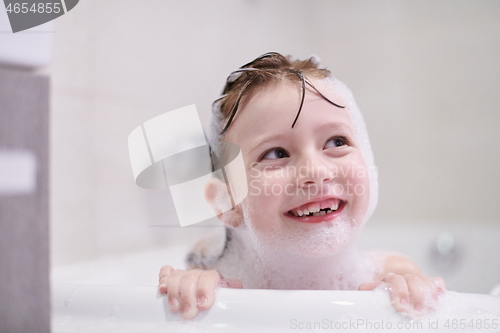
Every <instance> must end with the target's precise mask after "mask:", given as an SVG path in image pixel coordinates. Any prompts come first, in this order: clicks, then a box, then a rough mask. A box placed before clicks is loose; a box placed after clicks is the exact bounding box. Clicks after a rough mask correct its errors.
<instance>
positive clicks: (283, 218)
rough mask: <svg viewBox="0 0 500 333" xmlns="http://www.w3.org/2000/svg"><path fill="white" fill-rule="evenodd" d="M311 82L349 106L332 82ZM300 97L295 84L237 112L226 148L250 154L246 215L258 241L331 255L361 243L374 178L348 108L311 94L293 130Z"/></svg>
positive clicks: (271, 90) (260, 95)
mask: <svg viewBox="0 0 500 333" xmlns="http://www.w3.org/2000/svg"><path fill="white" fill-rule="evenodd" d="M312 82H313V84H314V85H315V87H316V88H317V89H318V90H319V91H321V92H322V93H323V94H324V95H325V96H326V97H328V98H329V99H330V100H331V101H334V102H336V103H338V104H340V105H347V104H348V103H347V101H346V100H345V99H344V98H343V96H340V94H338V93H337V92H336V91H334V89H333V88H332V86H331V85H330V84H328V83H327V82H326V81H323V80H312ZM300 93H301V92H300V89H299V88H298V87H297V86H296V85H292V84H289V83H284V84H278V85H272V86H269V87H266V88H264V89H261V90H258V91H257V92H256V93H254V94H253V95H252V96H251V97H250V98H249V99H248V100H247V101H245V104H244V107H243V108H241V109H240V110H239V111H238V114H237V116H236V118H235V120H234V122H233V124H232V126H231V128H230V129H229V131H228V132H227V141H230V142H234V143H236V144H237V145H239V147H240V148H241V150H242V153H243V158H244V160H245V166H246V172H247V179H248V191H249V192H248V196H247V197H246V199H245V200H244V202H243V203H242V211H243V216H244V219H245V220H244V221H245V223H246V224H247V226H248V227H249V229H250V230H252V231H253V233H252V234H254V235H256V239H257V240H258V241H259V242H261V243H263V244H275V245H278V244H280V246H285V247H287V248H288V249H289V250H292V249H293V250H294V251H297V250H298V251H300V252H301V253H305V254H308V255H312V256H324V255H328V254H334V253H336V252H338V251H339V250H340V249H342V248H345V247H346V246H349V245H351V244H352V243H353V242H354V239H355V235H356V233H357V230H358V229H359V226H360V224H361V223H362V221H363V218H364V216H365V214H366V212H367V209H368V202H369V197H370V187H369V178H368V172H367V170H365V163H364V161H363V158H362V154H361V149H360V146H359V142H358V139H357V137H356V136H355V129H354V127H353V124H352V123H351V119H350V117H349V115H348V112H349V110H348V109H347V108H344V109H341V108H338V107H336V106H334V105H331V104H330V103H328V102H327V101H326V100H324V99H323V98H322V97H321V96H319V95H318V94H317V93H315V92H313V91H312V90H311V89H307V92H306V97H305V100H304V105H303V107H302V111H301V113H300V116H299V118H298V120H297V123H296V124H295V126H294V128H291V124H292V123H293V120H294V119H295V117H296V115H297V110H298V108H299V104H300ZM311 213H312V214H311ZM306 215H308V216H306Z"/></svg>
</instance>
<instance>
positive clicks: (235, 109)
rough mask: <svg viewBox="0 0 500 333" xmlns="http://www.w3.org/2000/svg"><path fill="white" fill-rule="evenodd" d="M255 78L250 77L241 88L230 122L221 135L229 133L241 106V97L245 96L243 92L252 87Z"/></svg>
mask: <svg viewBox="0 0 500 333" xmlns="http://www.w3.org/2000/svg"><path fill="white" fill-rule="evenodd" d="M254 78H255V76H252V77H250V79H248V81H247V82H245V84H244V85H243V87H242V88H241V90H240V92H239V93H238V98H237V99H236V102H235V103H234V105H233V108H232V109H231V116H230V117H229V120H228V121H227V123H226V126H224V128H223V129H222V132H221V133H220V134H221V135H222V134H224V132H226V131H227V129H228V128H229V125H231V123H232V121H233V118H234V116H235V115H236V111H238V105H239V104H240V100H241V97H242V96H243V92H244V91H245V89H246V88H247V87H248V86H249V85H250V83H251V82H252V81H253V80H254Z"/></svg>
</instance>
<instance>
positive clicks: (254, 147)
mask: <svg viewBox="0 0 500 333" xmlns="http://www.w3.org/2000/svg"><path fill="white" fill-rule="evenodd" d="M285 136H286V134H284V133H278V134H274V135H270V136H267V137H265V138H264V139H262V140H260V141H258V142H257V143H256V144H254V145H252V146H251V147H250V148H249V149H248V153H252V152H253V151H254V150H257V149H259V148H260V147H262V146H264V145H265V144H267V143H269V142H272V141H277V140H280V139H283V138H284V137H285Z"/></svg>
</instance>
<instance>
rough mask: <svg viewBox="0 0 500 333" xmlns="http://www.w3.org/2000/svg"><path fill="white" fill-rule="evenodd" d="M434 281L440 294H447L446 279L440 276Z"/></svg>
mask: <svg viewBox="0 0 500 333" xmlns="http://www.w3.org/2000/svg"><path fill="white" fill-rule="evenodd" d="M434 281H435V282H436V285H437V291H438V294H440V295H444V293H445V292H446V282H444V279H443V278H442V277H440V276H438V277H435V278H434Z"/></svg>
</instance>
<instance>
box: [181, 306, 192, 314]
mask: <svg viewBox="0 0 500 333" xmlns="http://www.w3.org/2000/svg"><path fill="white" fill-rule="evenodd" d="M189 310H191V305H189V304H186V306H185V307H184V310H182V312H184V313H186V312H189Z"/></svg>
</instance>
